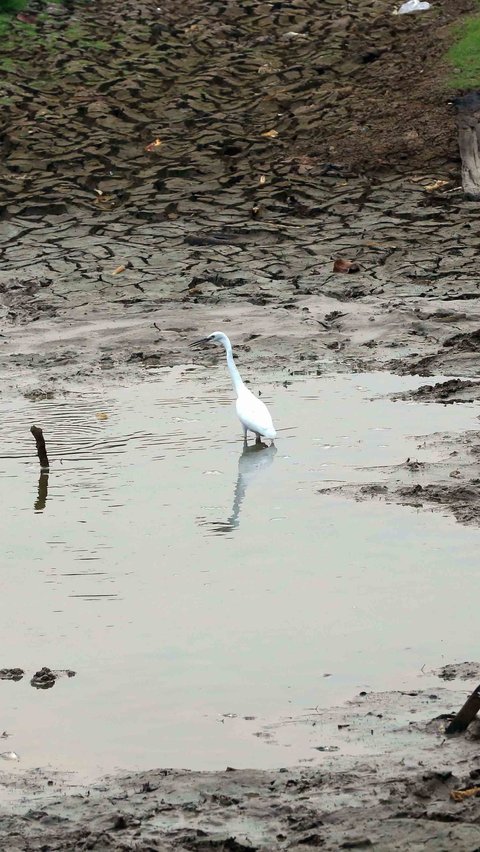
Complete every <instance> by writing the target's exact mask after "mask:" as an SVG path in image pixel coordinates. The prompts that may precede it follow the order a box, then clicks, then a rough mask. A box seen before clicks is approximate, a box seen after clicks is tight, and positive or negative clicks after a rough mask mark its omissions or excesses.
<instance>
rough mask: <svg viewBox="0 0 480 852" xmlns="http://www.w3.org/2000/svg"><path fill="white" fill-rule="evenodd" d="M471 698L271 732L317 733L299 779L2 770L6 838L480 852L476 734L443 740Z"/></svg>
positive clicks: (454, 695)
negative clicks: (86, 778)
mask: <svg viewBox="0 0 480 852" xmlns="http://www.w3.org/2000/svg"><path fill="white" fill-rule="evenodd" d="M468 665H469V666H470V668H471V666H472V664H468ZM451 668H452V669H453V668H454V667H451ZM460 668H462V667H460ZM476 668H478V666H477V667H476ZM474 669H475V666H474ZM471 674H472V672H471V671H470V676H471ZM470 683H471V682H470ZM467 686H468V684H465V687H466V688H467ZM464 697H465V693H462V692H458V691H451V692H449V691H447V690H446V689H445V688H443V687H442V688H438V687H437V688H430V689H429V690H419V691H416V690H413V691H410V692H408V693H407V692H403V693H402V692H393V693H383V694H375V693H368V694H367V693H362V694H360V695H359V696H358V697H357V698H356V699H354V700H353V701H352V702H349V704H348V705H346V706H345V707H342V708H333V709H331V710H327V711H316V712H312V713H311V714H307V715H306V716H305V717H303V718H302V719H300V720H294V719H290V720H286V721H284V722H281V723H280V724H279V725H277V726H275V733H276V735H278V734H279V732H280V734H281V735H284V736H287V737H288V736H292V730H293V729H294V728H295V727H297V726H302V727H308V728H309V729H310V730H311V732H312V744H313V745H312V755H313V756H312V759H311V764H310V765H309V766H303V767H301V768H298V769H280V770H278V771H249V770H236V769H235V767H228V768H226V770H225V771H224V772H203V773H198V772H187V771H176V770H169V769H155V770H151V771H149V772H141V773H131V774H127V775H123V776H121V777H114V778H105V779H102V780H100V781H97V782H94V783H91V784H82V783H81V782H79V781H77V780H76V779H75V777H74V776H67V777H66V776H62V775H60V774H58V773H55V772H48V771H43V770H38V771H34V772H30V773H26V774H15V773H8V772H5V773H2V779H1V784H2V787H3V789H4V790H5V789H6V790H7V791H8V796H9V800H10V804H9V805H5V804H3V805H2V806H1V808H0V813H1V817H2V818H1V823H0V839H1V842H2V845H3V847H4V848H8V849H9V850H12V852H14V850H15V852H16V850H18V851H19V852H20V850H22V852H23V850H31V851H32V852H34V850H38V852H40V850H42V852H46V850H52V852H53V850H79V849H85V850H86V849H94V850H104V849H105V850H107V849H108V850H110V849H115V850H127V849H128V850H137V851H138V852H140V851H142V852H147V850H152V852H153V850H158V852H162V850H165V852H166V850H177V849H185V850H187V849H192V850H213V849H218V850H225V852H226V850H230V852H242V850H244V851H245V852H247V850H252V852H253V850H257V852H270V850H273V849H288V850H297V852H300V850H303V849H305V848H322V849H327V850H332V852H333V850H337V849H375V850H378V851H379V852H393V850H396V851H397V852H398V851H399V850H401V852H403V850H405V852H407V850H412V849H416V848H419V847H420V845H421V846H422V847H424V848H426V849H428V850H432V852H433V850H435V852H439V850H445V852H447V850H451V849H455V850H458V852H473V850H474V849H476V848H477V847H478V845H479V843H480V828H479V825H478V819H479V808H480V804H479V799H478V797H476V796H475V795H467V796H465V797H463V798H462V796H457V797H456V798H455V797H454V796H452V793H454V791H458V790H465V789H466V790H471V789H472V788H476V787H477V784H478V778H479V777H480V763H479V760H480V758H479V757H478V755H477V754H476V751H475V749H476V740H477V739H478V736H479V729H478V725H477V726H475V725H472V727H471V729H470V732H469V733H468V734H467V736H466V737H458V738H453V739H446V738H445V736H444V733H443V732H444V728H445V724H446V722H447V721H448V719H449V718H450V716H449V714H450V713H451V711H452V710H456V709H458V707H459V705H460V704H461V703H463V700H464ZM269 730H270V732H271V730H272V727H271V726H270V729H269ZM332 743H334V744H332Z"/></svg>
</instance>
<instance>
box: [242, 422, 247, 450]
mask: <svg viewBox="0 0 480 852" xmlns="http://www.w3.org/2000/svg"><path fill="white" fill-rule="evenodd" d="M243 446H244V447H246V446H247V427H246V426H244V427H243Z"/></svg>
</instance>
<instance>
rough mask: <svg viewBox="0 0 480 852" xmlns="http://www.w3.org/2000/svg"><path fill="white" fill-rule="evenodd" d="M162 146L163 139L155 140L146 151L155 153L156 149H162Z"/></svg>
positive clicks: (147, 146) (146, 147)
mask: <svg viewBox="0 0 480 852" xmlns="http://www.w3.org/2000/svg"><path fill="white" fill-rule="evenodd" d="M161 144H162V140H161V139H155V140H154V141H153V142H150V145H146V146H145V151H155V149H156V148H160V145H161Z"/></svg>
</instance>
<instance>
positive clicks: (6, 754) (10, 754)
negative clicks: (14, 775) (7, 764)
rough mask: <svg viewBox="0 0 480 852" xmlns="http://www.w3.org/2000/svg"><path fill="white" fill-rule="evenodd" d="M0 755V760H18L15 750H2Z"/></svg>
mask: <svg viewBox="0 0 480 852" xmlns="http://www.w3.org/2000/svg"><path fill="white" fill-rule="evenodd" d="M0 757H1V758H2V760H20V758H19V756H18V754H17V752H16V751H2V752H0Z"/></svg>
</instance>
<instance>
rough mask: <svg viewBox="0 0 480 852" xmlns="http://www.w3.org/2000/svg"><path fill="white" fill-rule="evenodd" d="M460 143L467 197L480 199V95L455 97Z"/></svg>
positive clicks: (474, 93)
mask: <svg viewBox="0 0 480 852" xmlns="http://www.w3.org/2000/svg"><path fill="white" fill-rule="evenodd" d="M454 103H455V106H456V108H457V123H458V145H459V148H460V156H461V158H462V186H463V192H464V194H465V196H466V197H467V198H471V199H474V200H477V201H480V96H479V95H478V94H477V92H469V93H468V95H463V96H462V97H459V98H455V101H454Z"/></svg>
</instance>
